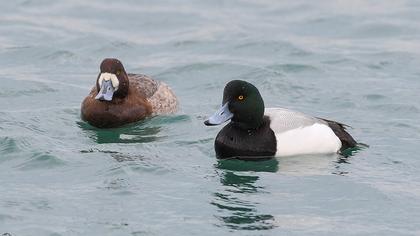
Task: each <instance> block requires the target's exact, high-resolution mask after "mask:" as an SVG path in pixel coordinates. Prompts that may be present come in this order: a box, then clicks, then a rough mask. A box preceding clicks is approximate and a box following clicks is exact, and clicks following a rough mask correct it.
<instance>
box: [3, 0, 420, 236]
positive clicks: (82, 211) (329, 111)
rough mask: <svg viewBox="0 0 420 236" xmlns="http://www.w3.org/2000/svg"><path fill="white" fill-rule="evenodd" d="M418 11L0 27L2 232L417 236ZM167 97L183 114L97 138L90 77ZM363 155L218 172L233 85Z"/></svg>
mask: <svg viewBox="0 0 420 236" xmlns="http://www.w3.org/2000/svg"><path fill="white" fill-rule="evenodd" d="M419 22H420V4H419V3H418V2H417V1H415V0H405V1H390V0H388V1H379V0H368V1H327V0H326V1H303V0H302V1H301V0H298V1H274V0H263V1H257V0H233V1H224V0H215V1H187V0H179V1H168V0H157V1H130V0H126V1H99V0H92V1H81V0H75V1H52V0H42V1H32V0H17V1H9V2H3V3H2V12H1V13H0V67H1V68H0V81H1V89H0V234H3V233H10V234H11V235H13V236H21V235H51V236H53V235H54V236H58V235H228V234H238V235H393V236H394V235H419V234H420V213H419V212H420V204H419V201H420V173H419V171H418V170H419V169H420V161H419V158H420V157H419V154H418V145H419V143H420V142H419V141H420V135H419V133H420V119H419V117H420V105H419V102H420V99H419V95H418V91H420V90H419V89H420V79H419V78H420V70H419V68H420V66H419V65H420V43H419V39H420V25H419ZM105 57H117V58H119V59H120V60H121V61H122V62H123V63H124V65H125V67H126V70H127V71H128V72H131V73H144V74H148V75H151V76H153V77H155V78H157V79H159V80H162V81H164V82H166V83H168V84H169V85H170V86H171V87H172V88H173V89H174V91H175V92H176V93H177V95H178V97H179V100H180V103H181V110H180V111H179V112H178V113H177V114H175V115H173V116H162V117H155V118H150V119H147V120H145V121H143V122H139V123H136V124H133V125H129V126H127V127H122V128H118V129H110V130H98V129H95V128H93V127H91V126H89V125H87V124H86V123H84V122H82V121H81V120H80V103H81V101H82V100H83V98H84V97H85V96H86V95H87V94H88V92H89V90H90V88H91V86H93V84H94V82H95V79H96V76H97V73H98V71H99V63H100V62H101V60H102V59H103V58H105ZM233 79H243V80H247V81H249V82H252V83H254V84H255V85H256V86H257V87H258V88H259V89H260V92H261V94H262V95H263V97H264V99H265V103H266V105H267V106H268V107H276V106H277V107H287V108H291V109H296V110H299V111H303V112H306V113H309V114H312V115H315V116H320V117H325V118H329V119H335V120H338V121H341V122H344V123H346V124H349V125H351V126H352V127H353V129H351V130H350V132H351V133H352V134H353V136H354V137H355V138H356V139H357V140H359V141H361V142H363V143H367V144H369V145H370V148H367V149H363V150H360V151H359V152H356V153H354V154H353V155H352V156H350V157H349V158H343V157H340V156H339V155H318V156H301V157H287V158H277V159H274V160H269V161H264V162H258V163H254V162H251V163H250V162H242V161H225V162H222V161H218V160H217V159H216V158H215V154H214V150H213V140H214V137H215V135H216V134H217V132H218V130H219V129H220V128H221V127H205V126H204V125H203V121H204V120H205V118H206V116H207V115H209V114H212V113H213V112H214V111H215V109H217V108H218V107H219V106H220V102H221V97H222V89H223V87H224V85H225V83H226V82H228V81H230V80H233Z"/></svg>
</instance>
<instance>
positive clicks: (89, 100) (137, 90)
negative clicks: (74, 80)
mask: <svg viewBox="0 0 420 236" xmlns="http://www.w3.org/2000/svg"><path fill="white" fill-rule="evenodd" d="M177 109H178V100H177V97H176V96H175V94H174V92H173V91H172V90H171V88H170V87H169V86H168V85H167V84H165V83H163V82H160V81H157V80H154V79H152V78H150V77H149V76H146V75H143V74H127V72H126V71H125V69H124V66H123V64H122V63H121V61H120V60H118V59H116V58H105V59H104V60H103V61H102V62H101V64H100V72H99V75H98V77H97V79H96V84H95V86H93V88H92V89H91V91H90V93H89V95H88V96H87V97H86V98H85V99H84V100H83V102H82V105H81V118H82V120H84V121H86V122H87V123H89V124H90V125H92V126H95V127H97V128H115V127H119V126H122V125H126V124H129V123H133V122H137V121H140V120H143V119H145V118H146V117H151V116H155V115H162V114H172V113H174V112H176V111H177Z"/></svg>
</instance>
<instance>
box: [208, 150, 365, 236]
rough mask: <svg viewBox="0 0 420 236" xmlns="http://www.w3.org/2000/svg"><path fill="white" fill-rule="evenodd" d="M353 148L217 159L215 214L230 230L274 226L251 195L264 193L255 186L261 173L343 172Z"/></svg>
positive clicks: (327, 173)
mask: <svg viewBox="0 0 420 236" xmlns="http://www.w3.org/2000/svg"><path fill="white" fill-rule="evenodd" d="M356 152H357V150H351V151H349V152H347V153H346V155H337V154H332V155H302V156H291V157H281V158H272V159H269V160H264V161H243V160H235V159H234V160H219V161H218V162H217V164H216V168H217V170H218V172H220V183H221V184H222V185H221V188H220V189H219V190H218V191H217V192H216V193H214V194H213V201H212V202H211V204H212V205H214V206H216V207H217V208H218V215H216V217H217V218H218V219H219V220H221V222H222V226H225V227H228V228H230V229H235V230H237V229H242V230H266V229H272V228H274V227H275V224H274V222H275V218H274V216H272V215H271V214H269V213H262V212H260V210H258V209H259V208H261V207H258V205H259V204H260V202H258V201H257V200H255V199H258V197H255V195H257V196H259V195H261V194H266V193H267V192H268V190H267V189H265V188H264V187H263V186H260V185H258V180H259V179H260V176H261V175H260V174H261V172H270V173H276V172H278V173H281V174H285V175H297V176H308V175H331V174H334V175H346V174H348V171H346V165H348V164H350V159H351V157H352V155H353V154H354V153H356Z"/></svg>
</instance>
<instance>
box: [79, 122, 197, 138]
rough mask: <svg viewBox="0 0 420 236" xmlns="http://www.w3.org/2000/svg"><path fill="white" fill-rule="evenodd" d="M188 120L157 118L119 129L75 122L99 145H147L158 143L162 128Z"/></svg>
mask: <svg viewBox="0 0 420 236" xmlns="http://www.w3.org/2000/svg"><path fill="white" fill-rule="evenodd" d="M186 120H189V117H188V116H186V115H176V116H157V117H152V118H148V119H145V120H142V121H139V122H137V123H133V124H129V125H125V126H123V127H120V128H113V129H99V128H96V127H93V126H91V125H89V124H88V123H86V122H82V121H79V122H77V123H78V125H79V127H80V128H81V129H83V130H84V131H85V132H86V133H87V136H88V137H90V138H91V139H93V140H95V141H96V142H97V143H99V144H104V143H149V142H154V141H158V140H159V139H161V138H164V136H158V134H159V132H160V131H161V130H162V127H164V126H168V125H170V124H174V123H177V122H183V121H186Z"/></svg>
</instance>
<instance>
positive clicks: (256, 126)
mask: <svg viewBox="0 0 420 236" xmlns="http://www.w3.org/2000/svg"><path fill="white" fill-rule="evenodd" d="M228 120H231V122H230V123H229V124H227V125H226V126H225V127H224V128H223V129H222V130H221V131H220V132H219V134H218V135H217V137H216V140H215V150H216V155H217V157H218V158H230V157H246V156H264V157H267V156H292V155H302V154H322V153H336V152H339V151H343V150H345V149H347V148H352V147H355V146H356V145H357V142H356V141H355V140H354V139H353V138H352V137H351V136H350V134H348V133H347V132H346V130H345V125H343V124H341V123H338V122H335V121H330V120H326V119H321V118H315V117H311V116H308V115H305V114H303V113H300V112H296V111H291V110H287V109H283V108H267V109H264V101H263V99H262V97H261V95H260V93H259V91H258V89H257V88H256V87H255V86H254V85H252V84H250V83H248V82H245V81H241V80H234V81H231V82H229V83H228V84H227V85H226V87H225V89H224V92H223V103H222V107H221V109H220V110H219V111H218V112H216V114H214V115H213V116H211V117H210V118H209V119H208V120H206V121H205V122H204V123H205V124H206V125H219V124H221V123H223V122H225V121H228Z"/></svg>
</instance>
